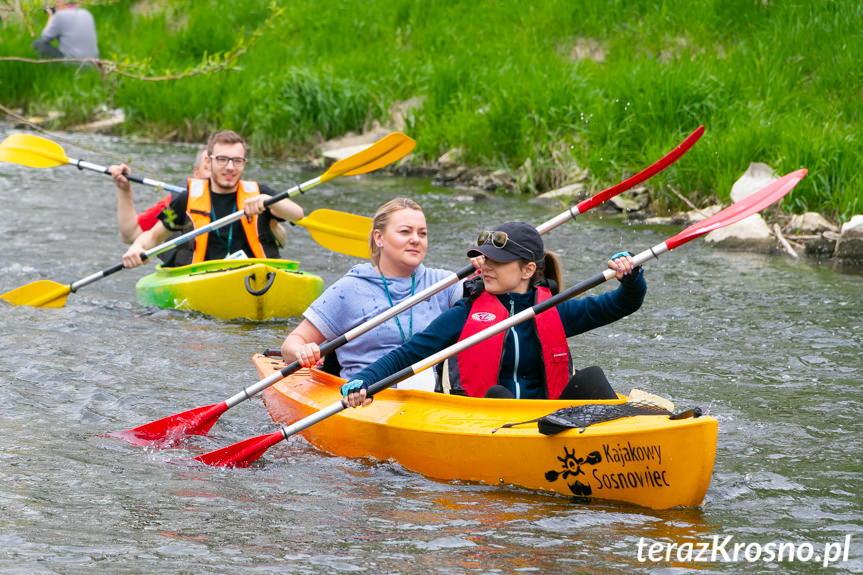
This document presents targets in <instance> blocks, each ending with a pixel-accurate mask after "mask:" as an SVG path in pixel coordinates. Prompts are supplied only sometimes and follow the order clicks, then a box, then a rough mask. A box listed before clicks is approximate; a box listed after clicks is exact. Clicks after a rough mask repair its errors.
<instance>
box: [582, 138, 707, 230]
mask: <svg viewBox="0 0 863 575" xmlns="http://www.w3.org/2000/svg"><path fill="white" fill-rule="evenodd" d="M702 134H704V126H699V127H698V128H696V129H695V131H693V132H692V133H691V134H689V135H688V136H687V137H686V139H685V140H683V141H682V142H680V143H679V144H677V147H675V148H674V149H673V150H671V151H670V152H668V153H667V154H665V156H663V157H662V158H660V159H658V160H657V161H655V162H654V163H653V164H651V165H650V166H647V167H646V168H644V169H643V170H641V171H640V172H638V173H637V174H635V175H634V176H632V177H631V178H627V179H626V180H624V181H622V182H620V183H619V184H617V185H614V186H612V187H610V188H608V189H607V190H604V191H602V192H600V193H598V194H596V195H595V196H593V197H592V198H588V199H586V200H584V201H582V202H580V203H579V204H578V205H577V206H576V207H575V209H576V211H577V212H578V213H579V214H583V213H584V212H586V211H587V210H590V209H592V208H595V207H596V206H598V205H599V204H601V203H603V202H605V201H606V200H608V199H610V198H613V197H614V196H616V195H617V194H619V193H621V192H625V191H626V190H628V189H630V188H632V187H635V186H637V185H638V184H640V183H641V182H643V181H645V180H648V179H650V178H652V177H653V176H655V175H656V174H658V173H659V172H661V171H662V170H664V169H665V168H667V167H668V166H670V165H671V164H673V163H674V162H676V161H677V160H678V159H680V156H682V155H683V154H685V153H686V152H688V151H689V148H691V147H692V146H694V145H695V142H697V141H698V139H699V138H701V135H702Z"/></svg>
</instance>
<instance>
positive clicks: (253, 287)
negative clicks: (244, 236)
mask: <svg viewBox="0 0 863 575" xmlns="http://www.w3.org/2000/svg"><path fill="white" fill-rule="evenodd" d="M323 290H324V281H323V280H322V279H321V278H320V277H318V276H316V275H314V274H309V273H305V272H302V271H300V270H299V269H298V264H297V262H295V261H290V260H276V259H257V258H255V259H242V260H240V259H238V260H211V261H206V262H201V263H197V264H190V265H187V266H180V267H174V268H169V267H162V266H159V267H157V268H156V271H155V272H153V273H151V274H149V275H147V276H144V277H143V278H141V279H140V280H138V283H137V284H136V285H135V291H136V292H137V295H138V303H140V304H141V305H154V306H157V307H161V308H167V309H183V310H194V311H199V312H201V313H205V314H207V315H211V316H214V317H218V318H221V319H238V318H246V319H251V320H258V321H260V320H266V319H270V318H277V317H278V318H287V317H298V316H299V315H300V314H302V312H303V311H305V309H306V308H307V307H308V306H309V304H310V303H312V302H313V301H314V300H315V298H317V297H318V296H319V295H320V294H321V293H322V292H323Z"/></svg>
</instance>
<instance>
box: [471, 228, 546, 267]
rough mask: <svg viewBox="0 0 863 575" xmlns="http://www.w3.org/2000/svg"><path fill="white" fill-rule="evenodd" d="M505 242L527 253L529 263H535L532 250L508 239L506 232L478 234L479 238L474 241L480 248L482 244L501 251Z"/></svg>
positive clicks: (534, 255)
mask: <svg viewBox="0 0 863 575" xmlns="http://www.w3.org/2000/svg"><path fill="white" fill-rule="evenodd" d="M507 242H512V243H514V244H515V245H517V246H518V247H520V248H521V249H523V250H524V251H526V252H527V253H529V254H530V259H531V261H536V254H534V253H533V250H529V249H527V248H526V247H524V246H523V245H521V244H520V243H518V242H517V241H515V240H514V239H512V238H510V237H509V236H508V235H506V232H488V231H486V232H480V233H479V237H478V238H477V239H476V245H478V246H481V245H483V244H487V243H491V245H493V246H494V247H496V248H500V249H503V248H504V246H505V245H506V244H507Z"/></svg>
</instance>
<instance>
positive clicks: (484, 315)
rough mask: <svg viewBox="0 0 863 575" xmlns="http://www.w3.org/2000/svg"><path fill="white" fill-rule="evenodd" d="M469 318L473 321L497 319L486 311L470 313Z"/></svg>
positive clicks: (485, 321) (486, 321) (484, 321)
mask: <svg viewBox="0 0 863 575" xmlns="http://www.w3.org/2000/svg"><path fill="white" fill-rule="evenodd" d="M470 318H471V319H472V320H474V321H481V322H483V323H488V322H491V321H494V320H496V319H497V316H496V315H494V314H493V313H491V312H488V311H478V312H476V313H475V314H473V315H471V316H470Z"/></svg>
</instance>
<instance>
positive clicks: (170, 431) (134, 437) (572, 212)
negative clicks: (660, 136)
mask: <svg viewBox="0 0 863 575" xmlns="http://www.w3.org/2000/svg"><path fill="white" fill-rule="evenodd" d="M703 133H704V126H700V127H699V128H698V129H696V130H695V131H694V132H692V133H691V134H690V135H689V136H688V137H687V138H686V139H685V140H683V141H682V142H681V143H680V144H678V145H677V146H676V147H675V148H674V149H673V150H672V151H670V152H669V153H668V154H666V155H665V156H664V157H662V158H661V159H659V160H657V161H656V162H654V163H653V164H652V165H650V166H648V167H647V168H645V169H644V170H642V171H640V172H639V173H637V174H635V175H634V176H632V177H630V178H628V179H626V180H624V181H623V182H620V183H619V184H616V185H614V186H612V187H610V188H608V189H606V190H603V191H601V192H599V193H597V194H596V195H595V196H593V197H591V198H588V199H586V200H584V201H582V202H580V203H579V204H578V205H576V206H572V207H570V208H569V209H568V210H566V211H565V212H563V213H561V214H560V215H558V216H556V217H554V218H552V219H551V220H549V221H547V222H545V223H544V224H542V225H540V226H539V227H538V228H537V230H538V231H539V233H540V234H544V233H546V232H548V231H549V230H552V229H554V228H556V227H557V226H559V225H560V224H562V223H563V222H565V221H567V220H569V219H570V218H574V217H575V216H576V215H578V214H582V213H584V212H586V211H587V210H589V209H591V208H594V207H596V206H598V205H599V204H601V203H602V202H604V201H606V200H608V199H609V198H612V197H614V196H616V195H617V194H619V193H621V192H623V191H625V190H628V189H629V188H632V187H633V186H636V185H638V184H640V183H641V182H643V181H645V180H647V179H648V178H650V177H651V176H653V175H654V174H656V173H658V172H660V171H662V170H664V169H665V168H667V167H668V166H670V165H671V164H673V163H674V162H676V161H677V159H678V158H680V156H682V155H683V154H685V153H686V151H687V150H689V148H691V147H692V146H693V145H694V144H695V142H697V141H698V139H699V138H700V137H701V134H703ZM475 271H476V270H475V269H474V267H473V266H472V265H470V264H468V265H466V266H465V267H464V268H462V269H461V270H459V271H458V272H457V273H454V274H451V275H449V276H447V277H445V278H443V279H441V280H440V281H438V282H437V283H436V284H434V285H431V286H429V287H427V288H426V289H424V290H423V291H421V292H419V293H417V294H414V295H413V296H412V297H409V298H406V299H404V300H402V301H401V302H399V303H398V304H397V305H395V306H393V307H391V308H390V309H388V310H386V311H384V312H382V313H380V314H378V315H377V316H375V317H373V318H371V319H369V320H366V321H365V322H364V323H362V324H360V325H358V326H357V327H354V328H353V329H351V330H350V331H348V332H346V333H344V334H342V335H340V336H338V337H336V338H335V339H332V340H330V341H327V342H324V343H322V344H321V346H320V349H321V355H326V354H328V353H330V352H332V351H334V350H335V349H337V348H339V347H341V346H342V345H344V344H345V343H347V342H349V341H352V340H353V339H355V338H357V337H359V336H360V335H362V334H364V333H366V332H368V331H369V330H371V329H374V328H375V327H377V326H379V325H381V324H382V323H384V322H385V321H388V320H390V319H392V318H394V317H395V316H397V315H399V314H400V313H402V312H404V311H407V310H408V309H409V308H411V307H413V306H414V305H416V304H417V303H419V302H421V301H425V300H426V299H428V298H430V297H431V296H433V295H434V294H436V293H438V292H440V291H442V290H444V289H446V288H448V287H449V286H451V285H453V284H454V283H456V282H458V281H459V280H462V279H464V278H466V277H468V276H470V275H472V274H473V273H474V272H475ZM298 369H300V364H299V362H297V361H294V362H293V363H291V364H289V365H287V366H285V367H283V368H282V369H280V370H279V371H278V372H276V373H274V374H272V375H270V376H269V377H266V378H264V379H262V380H260V381H259V382H257V383H256V384H254V385H251V386H249V387H246V388H243V390H242V391H241V392H239V393H237V394H236V395H233V396H231V397H229V398H228V399H226V400H225V401H223V402H222V403H216V404H213V405H207V406H204V407H198V408H195V409H190V410H188V411H184V412H181V413H177V414H175V415H170V416H168V417H164V418H162V419H159V420H156V421H153V422H150V423H147V424H144V425H141V426H139V427H135V428H133V429H129V430H126V431H120V432H115V433H110V434H108V435H109V436H110V437H116V438H118V439H123V440H124V441H128V442H129V443H133V444H135V445H147V444H149V443H151V442H155V441H165V440H168V439H170V440H174V439H177V438H179V437H181V436H184V435H206V434H207V433H208V432H209V431H210V428H212V427H213V424H214V423H216V420H217V419H218V418H219V417H220V416H221V415H222V414H223V413H225V412H226V411H227V410H229V409H230V408H232V407H234V406H235V405H237V404H239V403H242V402H243V401H245V400H247V399H251V398H252V397H254V396H255V395H257V394H258V393H260V392H262V391H263V390H265V389H266V388H268V387H270V386H271V385H273V384H274V383H276V382H277V381H279V380H280V379H282V378H284V377H287V376H289V375H290V374H292V373H294V372H295V371H297V370H298Z"/></svg>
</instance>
